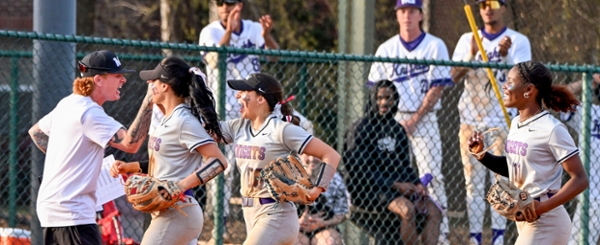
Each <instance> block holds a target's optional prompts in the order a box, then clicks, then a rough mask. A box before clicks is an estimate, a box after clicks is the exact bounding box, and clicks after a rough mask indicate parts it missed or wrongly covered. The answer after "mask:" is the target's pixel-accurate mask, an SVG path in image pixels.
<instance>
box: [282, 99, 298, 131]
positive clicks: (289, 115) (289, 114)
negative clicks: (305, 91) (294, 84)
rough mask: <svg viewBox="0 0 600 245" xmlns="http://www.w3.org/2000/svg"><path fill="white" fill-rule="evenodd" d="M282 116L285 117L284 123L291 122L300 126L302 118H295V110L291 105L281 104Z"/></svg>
mask: <svg viewBox="0 0 600 245" xmlns="http://www.w3.org/2000/svg"><path fill="white" fill-rule="evenodd" d="M281 114H282V115H283V118H282V120H283V121H286V122H291V123H293V124H295V125H297V126H300V118H299V117H297V116H294V108H292V106H291V105H290V104H289V103H283V104H281Z"/></svg>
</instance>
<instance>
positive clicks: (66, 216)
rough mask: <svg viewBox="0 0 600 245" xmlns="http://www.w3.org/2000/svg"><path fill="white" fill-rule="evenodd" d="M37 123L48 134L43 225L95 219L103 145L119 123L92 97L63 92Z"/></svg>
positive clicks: (40, 210) (40, 197)
mask: <svg viewBox="0 0 600 245" xmlns="http://www.w3.org/2000/svg"><path fill="white" fill-rule="evenodd" d="M38 125H39V127H40V130H42V132H44V133H45V134H46V135H48V136H49V140H48V148H47V149H46V160H45V162H44V171H43V180H42V184H41V186H40V190H39V192H38V199H37V213H38V218H39V220H40V223H41V225H42V227H62V226H76V225H85V224H95V223H96V188H97V182H98V176H99V175H100V169H101V167H102V158H103V157H104V148H105V147H106V146H107V144H108V142H109V141H110V139H111V138H112V137H113V136H114V135H115V133H117V131H118V130H119V129H120V128H121V127H123V125H121V124H120V123H119V122H117V121H115V120H114V119H113V118H112V117H110V116H108V115H107V114H106V113H105V112H104V109H102V107H101V106H100V105H98V104H97V103H96V102H94V101H92V99H91V98H90V97H86V96H81V95H76V94H71V95H69V96H67V97H65V98H63V99H62V100H61V101H60V102H59V103H58V104H57V105H56V107H55V108H54V110H52V111H51V112H50V113H49V114H48V115H46V116H44V117H43V118H42V119H41V120H40V121H39V122H38Z"/></svg>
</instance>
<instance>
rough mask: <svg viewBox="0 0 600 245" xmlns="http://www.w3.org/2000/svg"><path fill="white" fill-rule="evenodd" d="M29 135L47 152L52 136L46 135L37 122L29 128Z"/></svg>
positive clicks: (38, 146)
mask: <svg viewBox="0 0 600 245" xmlns="http://www.w3.org/2000/svg"><path fill="white" fill-rule="evenodd" d="M29 136H30V137H31V139H32V140H33V143H34V144H35V145H36V146H37V148H39V149H40V151H42V152H43V153H44V154H46V149H47V148H48V139H49V138H50V137H49V136H48V135H46V134H45V133H44V132H42V130H41V129H40V127H39V126H38V124H37V123H36V124H35V125H33V127H31V128H30V129H29Z"/></svg>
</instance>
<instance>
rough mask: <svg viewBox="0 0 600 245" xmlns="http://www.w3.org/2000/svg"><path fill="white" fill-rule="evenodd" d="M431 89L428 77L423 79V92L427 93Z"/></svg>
mask: <svg viewBox="0 0 600 245" xmlns="http://www.w3.org/2000/svg"><path fill="white" fill-rule="evenodd" d="M427 91H429V81H427V79H423V80H421V93H423V94H425V93H427Z"/></svg>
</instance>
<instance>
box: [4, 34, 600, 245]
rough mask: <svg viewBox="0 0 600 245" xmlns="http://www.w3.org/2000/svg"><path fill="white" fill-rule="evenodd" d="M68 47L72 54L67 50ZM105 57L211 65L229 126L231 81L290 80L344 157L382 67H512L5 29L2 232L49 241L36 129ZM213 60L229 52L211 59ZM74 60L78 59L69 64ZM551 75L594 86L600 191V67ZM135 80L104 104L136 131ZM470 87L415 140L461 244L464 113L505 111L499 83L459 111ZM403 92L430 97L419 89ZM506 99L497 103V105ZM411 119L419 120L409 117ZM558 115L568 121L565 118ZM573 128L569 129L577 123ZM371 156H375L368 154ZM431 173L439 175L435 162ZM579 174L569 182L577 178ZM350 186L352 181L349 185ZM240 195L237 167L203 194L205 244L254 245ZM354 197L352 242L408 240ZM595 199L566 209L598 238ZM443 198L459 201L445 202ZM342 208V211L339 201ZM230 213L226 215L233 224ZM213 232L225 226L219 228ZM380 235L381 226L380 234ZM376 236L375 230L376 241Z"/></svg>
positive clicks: (347, 230) (437, 110)
mask: <svg viewBox="0 0 600 245" xmlns="http://www.w3.org/2000/svg"><path fill="white" fill-rule="evenodd" d="M57 46H58V47H62V49H56V47H57ZM99 49H111V50H113V51H114V52H115V53H116V54H117V55H118V56H119V58H120V60H121V62H122V63H123V64H124V66H125V67H126V68H128V69H136V70H138V71H139V70H143V69H153V68H154V67H155V66H156V64H158V62H159V61H160V60H161V59H163V58H164V57H165V56H166V55H167V54H168V55H176V56H179V57H182V58H183V59H185V60H186V61H187V62H188V63H190V64H192V65H195V66H198V67H200V68H201V69H202V70H204V71H205V72H206V73H207V76H208V81H207V82H208V84H209V85H210V86H211V87H212V88H213V91H215V92H216V94H217V95H218V105H217V107H218V112H219V114H220V116H221V119H222V120H225V119H230V118H235V117H237V116H238V115H237V111H235V109H234V108H235V107H236V106H237V102H236V100H235V98H234V95H233V94H232V91H231V90H229V89H227V88H226V87H225V85H224V84H225V80H227V79H230V78H239V77H243V76H244V74H249V73H253V72H257V71H261V72H266V73H270V74H273V75H274V76H275V77H276V78H278V79H279V80H280V81H281V82H282V85H283V86H284V89H285V94H286V96H287V95H292V94H294V95H296V99H295V100H293V101H292V102H291V103H292V105H293V106H294V108H295V109H296V110H297V112H299V113H300V114H301V115H303V116H304V117H306V118H307V119H308V120H310V122H311V123H312V130H313V131H312V132H313V134H314V135H316V136H318V137H319V138H321V139H322V140H323V141H325V142H326V143H328V144H330V145H332V146H334V147H335V148H336V149H337V150H338V151H339V152H340V153H344V151H345V150H346V149H345V145H346V144H347V143H348V142H347V139H346V136H347V133H348V132H350V131H351V130H352V128H351V126H352V125H353V124H354V122H356V121H357V120H359V119H360V118H362V117H364V116H365V114H364V111H365V110H364V109H365V104H366V103H367V100H368V98H369V93H370V91H369V88H368V87H367V86H366V85H367V80H368V79H369V73H370V68H371V66H372V64H373V63H377V62H381V63H385V64H396V66H394V67H395V68H399V69H400V68H401V67H405V68H407V69H411V67H413V68H414V67H418V66H420V67H433V66H439V67H449V68H450V67H470V68H472V70H473V72H476V71H477V70H479V69H482V68H487V67H489V68H492V69H494V70H495V71H498V72H500V73H504V74H506V73H507V71H508V70H509V69H510V68H511V67H512V66H511V65H509V64H500V63H478V62H453V61H448V60H416V59H403V58H382V57H375V56H370V55H365V56H362V55H348V54H333V53H318V52H303V51H288V50H261V49H240V48H233V47H206V46H199V45H196V44H187V43H166V42H155V41H141V40H124V39H115V38H101V37H84V36H72V35H55V34H43V33H34V32H18V31H8V30H0V105H1V106H0V124H1V125H8V127H2V128H0V134H1V135H2V137H0V146H2V147H3V149H8V150H6V151H1V152H0V162H2V163H5V164H1V165H0V172H1V173H7V174H4V175H0V185H1V186H7V188H4V189H0V197H1V199H0V200H2V201H0V204H1V205H0V227H17V228H22V229H26V230H31V231H32V239H33V241H41V240H36V239H41V231H40V228H39V223H38V222H37V221H36V216H35V214H36V213H35V202H34V200H35V198H36V196H37V190H38V188H39V182H37V180H36V178H35V176H39V175H41V170H42V169H43V167H44V166H43V159H44V158H43V155H42V154H41V153H40V152H39V151H38V150H37V148H35V146H34V145H33V144H32V142H31V140H30V139H29V135H28V133H27V131H28V129H29V128H30V127H31V126H32V125H33V124H34V123H35V122H37V120H39V119H40V118H41V117H42V116H43V115H45V114H46V113H48V112H49V111H50V110H51V109H52V108H53V107H54V106H55V105H56V103H57V102H58V101H59V100H60V99H61V98H63V97H64V96H66V95H68V94H70V93H71V83H72V81H73V79H74V78H75V76H76V69H75V67H76V65H75V64H76V60H80V59H82V58H83V56H85V55H86V54H87V53H89V52H91V51H94V50H99ZM65 50H67V51H65ZM68 50H72V51H73V52H69V51H68ZM211 53H216V54H217V55H216V56H211V55H207V54H211ZM65 57H66V58H65ZM272 57H276V58H277V59H278V60H277V61H270V60H273V59H271V58H272ZM47 59H50V60H47ZM210 59H216V60H210ZM65 60H66V62H64V61H65ZM238 61H239V62H238ZM245 61H246V62H245ZM547 67H548V68H549V69H550V70H551V71H552V72H553V76H554V78H555V83H558V84H569V83H571V82H573V81H576V80H579V79H584V81H585V82H584V83H583V84H584V85H583V93H582V95H581V98H582V102H583V103H582V107H581V109H580V110H579V111H578V114H577V116H579V117H580V118H581V120H582V122H583V124H582V125H583V127H581V126H579V128H577V127H574V128H573V129H572V135H573V137H574V138H575V139H577V140H578V141H576V142H581V144H580V145H579V146H580V147H581V148H582V154H580V156H581V158H582V160H583V162H584V164H585V167H586V170H588V173H589V174H590V182H591V183H593V181H594V179H597V178H598V177H597V176H595V175H596V174H595V173H596V172H594V171H590V169H591V170H593V169H594V166H595V165H598V164H599V163H598V159H600V158H599V157H600V153H599V152H600V148H599V146H598V144H597V143H595V142H596V141H595V140H596V139H597V138H600V136H598V135H600V132H599V131H600V123H599V122H598V120H599V119H598V115H600V112H594V111H595V107H593V105H592V101H593V100H594V98H595V97H597V95H594V96H593V93H592V92H593V91H592V88H591V84H592V80H591V79H592V78H591V77H592V74H594V73H600V67H597V66H590V65H566V64H547ZM429 75H430V77H432V78H442V74H441V73H439V74H435V73H433V72H432V73H431V74H429ZM127 78H128V82H127V83H126V84H125V85H124V86H123V88H122V90H121V94H122V98H121V99H120V100H118V101H116V102H111V103H107V104H105V105H104V108H105V110H106V111H107V113H108V114H109V115H110V116H112V117H114V118H115V119H116V120H117V121H119V122H121V123H122V124H123V125H130V124H131V122H132V121H133V119H134V117H135V113H136V112H137V109H138V108H136V106H137V105H138V104H139V101H140V100H141V99H142V98H143V96H144V94H145V90H146V83H145V81H141V80H140V79H139V77H138V76H137V74H132V75H129V76H128V77H127ZM481 79H482V80H485V81H483V82H482V83H481V84H484V85H485V84H486V82H487V77H481ZM500 85H502V84H500ZM464 86H465V82H460V83H457V84H455V85H454V86H449V87H447V88H445V90H444V92H443V95H442V98H441V101H440V104H439V105H438V106H436V107H434V111H433V113H431V114H432V115H431V118H430V119H427V120H431V121H429V122H433V124H425V123H423V124H421V126H420V127H421V129H418V130H417V131H416V132H415V135H413V137H411V140H410V141H411V142H412V143H411V144H413V145H412V150H411V153H410V155H412V156H413V157H412V158H411V159H412V166H413V168H414V169H415V170H416V171H417V172H418V174H419V176H424V175H426V174H427V172H423V171H421V170H423V169H427V166H421V165H422V163H421V162H419V161H420V159H421V158H426V159H429V157H431V156H435V155H437V156H441V159H442V160H441V163H440V164H441V165H439V166H437V167H438V168H440V169H439V174H440V175H442V176H441V177H439V176H435V178H438V179H440V180H441V181H442V182H441V186H430V187H429V193H430V194H431V196H432V197H434V199H435V198H441V199H445V200H446V201H440V200H438V201H440V202H442V203H440V205H441V206H442V207H443V211H444V216H445V217H446V218H447V220H445V221H444V222H442V223H441V227H440V230H441V231H442V234H444V233H447V234H448V237H449V239H450V241H451V242H452V243H453V244H464V243H466V242H468V239H469V233H470V230H469V226H470V225H469V217H468V212H467V209H468V204H467V202H466V201H465V199H466V196H467V191H466V186H465V181H466V180H465V166H464V164H463V158H462V157H461V152H460V149H461V147H460V144H459V138H460V137H459V132H461V131H460V129H461V127H463V126H464V125H462V124H465V123H464V122H461V116H463V114H464V113H472V114H473V115H480V114H486V113H487V114H489V113H492V111H495V110H489V107H486V106H487V105H492V106H493V105H495V104H497V99H496V98H495V96H494V94H493V93H491V92H490V89H489V87H487V88H482V90H481V93H479V94H475V95H470V96H471V99H472V101H475V103H473V104H468V103H466V105H468V106H470V107H467V108H462V109H461V110H459V104H461V103H462V104H463V105H465V102H464V99H465V97H464V96H463V97H461V95H462V94H463V91H464ZM469 86H471V85H469ZM488 86H489V85H488ZM403 88H408V89H415V90H419V89H422V88H414V87H412V88H411V87H410V86H409V87H403ZM429 88H430V85H429V84H426V86H425V89H424V90H422V91H421V92H422V93H426V92H427V91H428V89H429ZM409 92H410V93H417V92H412V91H400V93H401V94H402V95H403V96H408V95H407V94H409ZM494 101H496V102H495V103H494ZM409 102H411V101H409ZM412 102H414V101H412ZM412 102H411V103H412ZM414 103H420V102H418V101H417V102H414ZM407 110H408V109H407ZM401 111H402V109H401ZM405 113H409V111H406V112H405ZM513 116H514V115H513ZM556 116H560V115H559V114H556ZM564 118H567V117H564ZM426 125H434V126H435V125H437V126H435V127H430V126H426ZM567 125H569V124H568V123H567ZM476 126H477V127H478V128H477V129H479V128H485V125H483V126H482V125H476ZM488 126H489V125H488ZM575 126H576V125H575ZM417 127H419V125H418V126H417ZM428 127H429V128H428ZM390 133H394V132H390ZM436 135H437V136H436ZM373 137H375V136H373ZM417 137H421V138H436V139H439V142H440V144H441V148H440V150H441V152H432V151H431V148H430V147H428V146H423V147H422V146H419V145H415V142H413V140H414V138H417ZM223 150H224V151H225V153H226V155H227V156H229V157H230V160H231V161H233V158H232V157H231V156H232V154H231V152H229V151H230V149H228V148H223ZM374 150H376V149H371V151H374ZM365 151H368V150H367V149H365ZM106 154H107V155H109V154H113V155H114V156H115V158H117V159H121V160H126V161H134V160H144V159H147V158H148V156H147V150H146V148H145V147H143V148H142V149H141V150H140V151H139V152H138V153H136V154H126V153H123V152H120V151H118V150H115V149H112V148H110V147H108V148H107V150H106ZM365 154H370V152H365ZM389 161H392V160H389ZM364 164H369V162H368V161H366V162H365V163H364ZM340 165H341V167H340V172H341V173H342V174H343V175H344V176H343V178H344V179H345V180H348V179H352V178H358V179H360V178H361V177H362V176H348V175H349V174H350V173H352V171H342V170H344V168H345V166H344V163H341V164H340ZM429 167H431V168H434V166H429ZM390 169H391V168H390ZM486 172H487V171H485V172H483V173H481V176H479V177H481V178H482V179H483V180H484V183H485V185H489V183H490V180H489V179H486V178H489V177H487V176H488V175H487V174H486ZM567 178H568V177H567V176H565V180H566V179H567ZM597 181H598V180H597ZM598 182H600V181H598ZM346 184H348V182H347V181H346ZM239 188H240V183H239V171H238V170H237V169H236V168H233V167H232V168H231V170H230V171H228V173H227V174H226V175H221V176H220V177H219V178H218V179H216V180H215V181H213V182H212V183H210V185H209V186H208V187H199V188H196V189H195V196H196V198H197V199H198V200H199V203H201V205H202V207H203V210H204V212H205V216H206V218H205V223H204V231H203V232H202V235H201V237H200V242H207V241H208V240H210V239H213V240H214V241H216V243H217V244H220V243H223V242H225V243H229V242H231V243H242V242H243V241H244V239H245V228H244V227H245V224H244V222H243V215H242V213H241V206H240V203H239V197H240V194H239V191H238V190H239ZM373 188H375V189H377V188H376V187H373ZM594 188H596V189H594ZM597 188H598V187H597V186H592V185H590V190H597ZM348 189H349V190H348V199H349V200H347V201H346V203H349V204H350V208H349V210H348V211H346V212H347V214H346V217H347V219H346V221H344V222H343V223H341V224H339V225H337V228H338V231H339V232H341V233H342V237H343V239H344V241H345V244H364V243H365V242H369V241H368V240H369V239H370V240H371V241H376V242H378V243H381V242H383V240H381V238H380V237H377V234H388V235H393V236H392V237H395V236H396V235H399V229H400V228H399V225H398V224H399V223H398V220H399V218H389V219H384V220H380V217H387V216H385V215H386V214H388V213H387V212H389V211H387V210H381V209H378V208H374V209H371V208H370V207H362V206H360V205H362V204H361V203H365V202H366V200H359V199H360V198H361V197H363V198H367V197H369V196H370V195H371V194H369V193H367V192H371V191H372V192H376V191H377V190H367V189H361V190H357V189H356V188H354V187H351V186H348ZM595 195H598V193H595V194H591V195H590V194H589V193H588V191H586V192H585V193H584V194H583V195H582V196H583V198H582V199H581V202H580V204H577V202H576V201H572V202H570V203H568V205H566V206H567V209H568V210H569V212H570V213H571V214H572V213H573V212H575V209H576V208H580V207H583V208H584V211H586V212H582V213H581V215H580V217H581V220H582V223H581V224H585V225H580V224H574V229H576V230H577V232H578V233H579V234H580V235H581V236H582V237H587V235H588V234H589V231H591V230H600V227H594V226H593V225H590V226H588V225H587V224H588V222H587V221H591V224H595V223H594V221H595V220H596V221H597V219H598V216H596V215H594V214H595V213H594V212H593V209H594V207H596V206H594V205H596V203H597V202H596V199H595V198H594V196H595ZM443 196H445V197H447V198H443ZM331 199H335V200H329V202H328V203H336V202H335V201H339V200H338V199H337V198H333V197H332V198H331ZM116 205H117V208H118V209H119V210H120V212H121V223H122V225H123V228H124V233H125V234H124V236H125V237H130V238H132V239H134V240H136V241H138V242H139V241H140V240H141V238H142V235H143V232H144V229H145V227H147V221H148V220H149V217H148V216H147V215H143V214H140V213H138V212H137V211H135V210H133V209H132V208H131V206H130V205H129V204H128V203H127V202H126V201H124V200H123V199H122V198H119V199H117V200H116ZM336 205H341V204H340V203H339V202H337V204H336ZM308 209H311V208H308ZM334 209H336V208H334ZM487 209H489V207H488V205H487V203H485V204H483V205H481V207H480V210H479V211H480V212H481V213H482V214H485V213H486V211H485V210H487ZM336 210H337V209H336ZM301 214H302V213H300V215H301ZM382 215H383V216H382ZM389 216H390V217H395V216H394V214H393V213H390V215H389ZM487 216H489V213H487V214H486V219H483V218H481V219H480V222H481V224H480V225H481V226H483V227H485V229H484V230H490V226H491V225H490V223H491V222H490V220H489V219H490V218H489V217H487ZM220 217H225V219H221V218H220ZM507 224H508V231H507V232H506V233H505V234H506V239H505V240H508V241H510V240H511V239H513V240H514V238H515V236H516V231H515V230H514V229H515V228H514V226H513V224H512V222H507ZM213 227H216V229H213V230H212V232H211V229H212V228H213ZM374 227H375V228H377V229H378V230H376V231H374V230H373V228H374ZM362 231H365V232H362ZM307 233H309V232H307ZM364 234H369V235H370V238H369V236H365V235H364ZM424 235H427V234H424ZM491 235H492V234H491V231H489V232H484V234H483V236H484V240H489V239H491ZM223 239H224V240H223ZM396 241H398V240H396ZM589 242H596V241H589Z"/></svg>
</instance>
